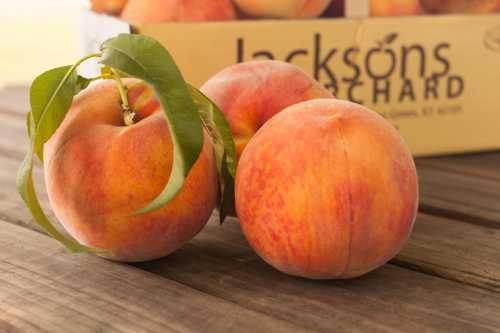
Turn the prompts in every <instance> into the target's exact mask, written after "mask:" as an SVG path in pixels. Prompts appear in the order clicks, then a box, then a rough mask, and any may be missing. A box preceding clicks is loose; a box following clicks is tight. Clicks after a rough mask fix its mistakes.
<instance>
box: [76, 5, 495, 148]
mask: <svg viewBox="0 0 500 333" xmlns="http://www.w3.org/2000/svg"><path fill="white" fill-rule="evenodd" d="M197 2H199V5H198V4H196V3H197ZM191 6H193V8H191ZM92 9H93V10H87V11H85V12H84V15H83V23H84V24H83V27H84V29H83V38H84V46H85V52H86V53H91V52H94V51H96V50H98V49H99V47H100V45H101V44H102V43H103V42H104V41H105V40H106V39H108V38H110V37H114V36H116V35H117V34H119V33H122V32H133V33H136V34H142V35H145V36H149V37H153V38H154V39H156V40H158V41H160V42H161V43H162V44H163V45H164V46H165V47H166V48H167V49H168V50H169V52H170V53H171V54H172V56H173V57H174V58H175V60H176V62H177V64H178V66H179V67H180V69H181V71H182V73H183V75H184V76H185V78H186V80H187V81H189V82H191V83H192V84H193V85H195V86H197V87H201V88H202V91H205V92H206V93H209V90H210V89H209V88H206V89H203V87H205V86H207V85H208V86H210V85H213V84H214V82H219V83H220V84H231V82H233V81H234V82H233V84H234V89H233V91H232V93H233V94H236V95H237V94H238V93H239V90H238V89H240V86H241V85H244V86H246V87H247V88H248V87H250V88H251V87H252V86H253V85H254V84H255V81H256V80H261V79H262V77H264V76H265V75H264V74H265V73H266V70H267V69H266V68H265V63H260V65H259V64H257V63H256V64H255V65H254V66H247V67H245V66H242V67H236V68H234V67H233V68H231V67H230V68H229V69H226V68H227V67H228V66H234V65H236V64H239V63H244V62H250V61H264V62H265V61H269V60H278V61H281V62H286V63H291V64H293V65H296V66H298V67H300V68H301V69H302V70H303V71H304V72H305V74H307V75H308V76H310V77H312V78H314V79H316V80H317V81H319V82H320V83H321V85H322V88H324V89H326V90H328V91H329V93H331V94H333V95H334V96H335V97H337V98H339V99H344V100H350V101H353V102H356V103H359V104H363V105H365V106H367V107H368V108H370V109H372V110H375V111H377V112H378V113H380V114H381V115H383V116H384V117H385V118H386V119H388V120H389V121H390V122H391V123H392V124H393V125H394V126H395V127H396V128H397V129H398V130H399V131H400V133H401V134H402V136H403V137H404V138H405V140H406V141H407V143H408V145H409V146H410V149H411V151H412V152H413V154H414V155H417V156H422V155H436V154H446V153H460V152H474V151H481V150H489V149H496V148H500V131H499V130H498V128H499V127H498V126H499V125H498V124H499V123H500V103H499V102H498V98H497V96H498V87H499V86H500V14H496V12H499V11H500V0H475V1H465V0H459V1H437V0H377V1H374V0H371V1H370V0H359V1H347V2H345V3H343V2H342V1H338V0H337V1H331V0H330V1H328V0H281V1H272V2H270V1H259V0H233V1H230V0H218V1H210V2H207V1H201V0H200V1H194V0H193V1H180V0H179V1H176V0H147V1H144V0H129V1H123V0H122V1H112V0H108V1H106V0H101V1H98V0H94V1H92ZM375 16H377V17H375ZM259 66H260V67H259ZM241 68H243V69H241ZM249 68H252V69H249ZM258 68H261V69H260V72H259V69H258ZM224 69H225V70H224ZM85 70H86V71H87V72H89V73H90V72H92V71H97V70H98V67H96V64H95V63H94V64H92V63H90V64H88V65H87V66H86V67H85ZM222 70H224V71H223V72H222V73H220V72H221V71H222ZM94 74H95V73H94ZM214 76H215V77H214ZM291 79H293V78H291V77H289V76H287V75H286V73H285V74H283V75H282V76H281V77H279V80H281V82H280V83H276V82H266V86H267V87H269V89H273V85H276V86H278V85H279V84H281V86H280V87H278V88H274V89H277V90H279V92H281V93H282V94H284V95H293V94H294V92H288V91H286V87H287V82H289V80H291ZM207 81H208V83H207ZM236 81H241V84H240V86H239V85H238V82H236ZM318 89H319V88H318ZM255 93H259V94H262V92H261V91H258V89H257V88H255ZM273 93H277V92H273ZM322 93H324V92H322ZM319 95H321V94H319ZM209 97H210V98H212V99H214V100H215V101H216V102H218V103H219V104H220V105H219V106H220V107H221V108H222V109H224V108H225V107H226V105H225V104H228V103H229V102H227V101H224V100H223V98H222V97H218V96H209ZM313 97H314V96H313ZM318 97H321V96H318ZM226 102H227V103H226ZM286 106H287V105H283V107H286ZM246 107H248V108H252V107H255V106H252V105H247V106H246ZM243 127H244V126H243ZM233 130H234V129H233ZM244 130H245V129H241V131H244ZM242 140H243V141H244V138H243V139H242ZM236 141H237V142H236V144H237V145H238V140H236Z"/></svg>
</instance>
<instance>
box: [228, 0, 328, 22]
mask: <svg viewBox="0 0 500 333" xmlns="http://www.w3.org/2000/svg"><path fill="white" fill-rule="evenodd" d="M331 1H332V0H273V1H269V0H234V3H235V4H236V5H237V6H238V8H239V9H240V10H241V11H242V12H243V13H244V14H246V15H249V16H251V17H256V18H313V17H317V16H320V15H321V14H322V13H323V12H324V11H325V10H326V9H327V7H328V6H329V5H330V3H331Z"/></svg>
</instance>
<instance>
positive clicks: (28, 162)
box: [17, 113, 99, 253]
mask: <svg viewBox="0 0 500 333" xmlns="http://www.w3.org/2000/svg"><path fill="white" fill-rule="evenodd" d="M27 125H28V129H29V130H28V131H29V132H30V133H35V131H36V129H35V125H34V121H33V117H32V113H29V118H28V122H27ZM30 139H31V140H30V145H29V150H28V153H27V154H26V157H25V159H24V161H23V163H22V164H21V167H20V169H19V172H18V174H17V190H18V192H19V194H20V195H21V197H22V199H23V200H24V202H25V203H26V205H27V206H28V208H29V210H30V212H31V214H32V215H33V218H34V219H35V221H36V222H37V223H38V224H39V225H40V226H41V227H42V228H43V229H44V230H45V232H46V233H47V234H48V235H49V236H51V237H53V238H54V239H56V240H58V241H59V242H61V243H62V244H63V245H64V246H66V248H68V249H69V250H70V251H72V252H86V253H96V252H99V250H97V249H92V248H89V247H86V246H82V245H80V244H78V243H77V242H76V241H74V240H72V239H70V238H68V237H65V236H64V235H63V234H61V233H60V232H59V231H58V230H57V229H56V228H55V227H54V226H53V224H52V223H51V222H50V221H49V219H48V218H47V216H46V215H45V213H44V212H43V209H42V207H41V206H40V202H39V201H38V198H37V196H36V190H35V186H34V184H33V155H34V149H35V142H34V138H33V137H32V136H31V135H30Z"/></svg>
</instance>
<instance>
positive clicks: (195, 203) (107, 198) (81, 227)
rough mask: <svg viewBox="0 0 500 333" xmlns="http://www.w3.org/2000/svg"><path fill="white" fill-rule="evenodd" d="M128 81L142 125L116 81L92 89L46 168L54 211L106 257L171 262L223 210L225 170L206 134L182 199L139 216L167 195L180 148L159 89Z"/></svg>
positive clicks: (67, 122)
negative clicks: (129, 113)
mask: <svg viewBox="0 0 500 333" xmlns="http://www.w3.org/2000/svg"><path fill="white" fill-rule="evenodd" d="M126 82H127V85H128V86H129V87H130V90H129V98H130V103H131V106H132V109H133V110H134V111H135V112H136V113H137V115H138V117H137V121H136V122H135V123H134V124H133V125H130V126H125V125H124V122H123V117H122V108H121V107H120V105H121V104H120V103H121V99H120V97H119V93H118V91H117V89H116V85H115V83H114V82H113V81H105V82H103V83H99V84H96V85H94V86H92V87H90V88H88V89H86V90H84V91H83V92H82V93H80V94H79V95H78V96H77V97H76V98H75V100H74V103H73V105H72V106H71V109H70V111H69V112H68V114H67V115H66V117H65V119H64V121H63V122H62V124H61V126H60V127H59V128H58V129H57V131H56V133H55V134H54V136H53V137H52V138H51V139H50V140H49V141H48V142H47V143H46V145H45V153H44V168H45V181H46V186H47V191H48V195H49V200H50V204H51V207H52V208H53V210H54V213H55V215H56V217H57V218H58V219H59V220H60V221H61V223H62V225H63V226H64V227H65V229H66V230H67V231H68V232H69V233H70V234H71V235H72V236H73V237H74V238H75V239H76V240H78V241H79V242H80V243H82V244H84V245H87V246H91V247H96V248H101V249H104V250H105V251H106V252H105V253H103V256H104V257H107V258H110V259H114V260H120V261H129V262H136V261H144V260H151V259H156V258H159V257H163V256H165V255H167V254H169V253H171V252H173V251H174V250H176V249H178V248H179V247H180V246H182V245H183V244H184V243H186V242H187V241H189V240H190V239H191V238H192V237H194V236H195V235H196V234H197V233H198V232H199V231H200V230H201V229H202V227H203V226H204V225H205V224H206V222H207V221H208V219H209V217H210V216H211V213H212V211H213V209H214V207H215V204H216V200H217V194H218V190H217V171H216V165H215V158H214V152H213V145H212V143H211V141H210V139H209V137H208V135H207V134H205V142H204V146H203V150H202V153H201V155H200V157H199V159H198V160H197V162H196V163H195V165H194V167H193V169H192V170H191V172H190V174H189V176H188V177H187V179H186V183H185V186H184V187H183V188H182V190H181V191H180V193H179V194H178V195H177V196H176V197H175V198H174V199H173V200H172V201H171V202H170V203H169V204H168V205H166V206H165V207H163V208H161V209H159V210H157V211H154V212H151V213H147V214H145V215H139V216H132V213H133V212H135V211H137V210H139V209H141V208H143V207H144V206H146V205H147V204H148V203H149V202H151V201H152V199H154V198H155V197H156V196H157V195H158V194H159V193H160V192H161V191H162V190H163V188H164V186H165V184H166V182H167V179H168V177H169V175H170V170H171V167H172V154H173V146H172V141H171V139H170V134H169V129H168V125H167V122H166V120H165V116H164V114H163V112H162V111H161V108H160V105H159V102H158V100H157V99H156V98H155V96H154V94H153V91H152V89H151V88H150V87H149V86H147V85H145V84H144V83H142V82H140V81H135V80H134V81H132V80H129V81H126Z"/></svg>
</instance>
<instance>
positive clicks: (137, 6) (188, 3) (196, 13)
mask: <svg viewBox="0 0 500 333" xmlns="http://www.w3.org/2000/svg"><path fill="white" fill-rule="evenodd" d="M122 18H123V19H124V20H126V21H128V22H132V23H136V24H146V23H161V22H170V21H224V20H233V19H235V18H236V13H235V9H234V6H233V4H232V2H231V0H210V1H205V0H129V2H128V4H127V6H126V7H125V9H124V10H123V13H122Z"/></svg>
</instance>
